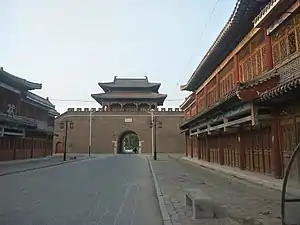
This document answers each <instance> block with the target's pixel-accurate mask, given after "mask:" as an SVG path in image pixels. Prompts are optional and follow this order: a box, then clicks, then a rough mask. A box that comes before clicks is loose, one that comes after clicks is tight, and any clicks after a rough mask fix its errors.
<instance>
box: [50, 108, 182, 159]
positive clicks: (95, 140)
mask: <svg viewBox="0 0 300 225" xmlns="http://www.w3.org/2000/svg"><path fill="white" fill-rule="evenodd" d="M73 109H74V108H73ZM155 115H156V116H157V121H158V123H159V125H158V126H157V149H158V151H160V152H164V153H183V152H184V150H185V142H184V136H183V135H181V134H180V133H179V131H178V125H179V124H180V123H182V121H183V113H181V112H178V111H177V112H176V111H175V110H173V109H172V111H168V110H166V109H165V108H164V111H156V112H155ZM66 117H68V119H70V120H71V121H72V122H73V124H74V125H73V129H70V130H69V133H68V149H67V151H68V152H69V153H86V151H87V149H88V145H89V121H90V120H89V113H88V112H87V111H86V110H85V108H83V109H82V108H76V111H75V110H74V111H67V112H66V113H65V114H64V115H63V116H61V117H58V118H57V119H56V122H55V124H56V125H55V132H56V133H57V134H58V137H57V139H56V142H57V141H62V140H63V138H64V132H63V130H61V129H60V127H59V124H60V122H61V121H62V120H64V119H65V118H66ZM150 121H151V114H150V113H149V112H125V111H124V112H113V111H96V112H95V114H94V113H93V117H92V137H91V138H92V149H91V151H92V153H93V154H101V153H103V154H113V153H114V149H113V144H112V143H113V142H114V141H117V138H118V135H120V134H122V132H124V131H126V130H130V131H133V132H135V133H137V134H138V136H139V139H140V141H142V142H141V143H142V152H143V153H150V152H151V127H150ZM70 146H71V147H70ZM54 151H55V150H54Z"/></svg>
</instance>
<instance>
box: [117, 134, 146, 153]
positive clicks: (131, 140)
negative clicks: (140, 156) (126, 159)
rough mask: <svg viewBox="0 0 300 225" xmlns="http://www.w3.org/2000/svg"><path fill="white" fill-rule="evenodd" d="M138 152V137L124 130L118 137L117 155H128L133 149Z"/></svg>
mask: <svg viewBox="0 0 300 225" xmlns="http://www.w3.org/2000/svg"><path fill="white" fill-rule="evenodd" d="M134 148H136V149H137V151H138V152H140V151H139V136H138V135H137V133H136V132H134V131H132V130H126V131H124V132H122V133H121V134H120V135H119V136H118V140H117V154H130V153H133V149H134Z"/></svg>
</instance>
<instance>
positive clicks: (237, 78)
mask: <svg viewBox="0 0 300 225" xmlns="http://www.w3.org/2000/svg"><path fill="white" fill-rule="evenodd" d="M233 63H234V74H233V76H234V85H235V86H236V85H237V83H238V82H239V81H240V80H241V78H240V70H239V58H238V55H234V57H233Z"/></svg>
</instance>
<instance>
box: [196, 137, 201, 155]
mask: <svg viewBox="0 0 300 225" xmlns="http://www.w3.org/2000/svg"><path fill="white" fill-rule="evenodd" d="M197 146H198V159H201V157H200V155H201V154H200V147H201V139H200V138H199V137H197Z"/></svg>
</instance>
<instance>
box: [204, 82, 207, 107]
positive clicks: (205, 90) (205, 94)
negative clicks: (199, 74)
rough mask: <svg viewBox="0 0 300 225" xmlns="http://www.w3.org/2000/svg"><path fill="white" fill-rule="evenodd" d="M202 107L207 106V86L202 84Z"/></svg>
mask: <svg viewBox="0 0 300 225" xmlns="http://www.w3.org/2000/svg"><path fill="white" fill-rule="evenodd" d="M204 107H207V86H206V85H205V86H204Z"/></svg>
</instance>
